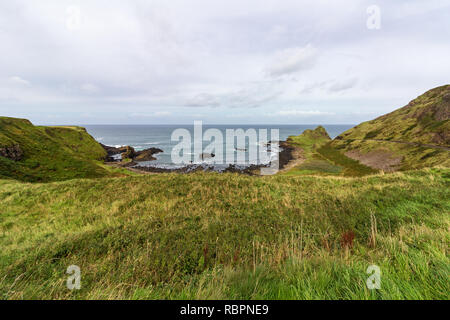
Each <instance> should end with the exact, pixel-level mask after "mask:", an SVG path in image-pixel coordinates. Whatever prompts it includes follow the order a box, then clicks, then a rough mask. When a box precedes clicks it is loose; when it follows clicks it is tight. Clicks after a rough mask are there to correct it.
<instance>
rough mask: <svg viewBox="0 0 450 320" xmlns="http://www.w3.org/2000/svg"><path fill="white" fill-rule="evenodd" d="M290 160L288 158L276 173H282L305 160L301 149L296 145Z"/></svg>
mask: <svg viewBox="0 0 450 320" xmlns="http://www.w3.org/2000/svg"><path fill="white" fill-rule="evenodd" d="M292 158H293V159H292V160H290V161H289V162H288V163H287V164H286V165H285V166H284V167H283V169H281V170H280V171H278V173H283V172H287V171H289V170H291V169H292V168H295V167H296V166H299V165H301V164H302V163H303V162H304V161H305V157H304V156H303V149H302V148H299V147H296V148H295V149H294V150H293V151H292Z"/></svg>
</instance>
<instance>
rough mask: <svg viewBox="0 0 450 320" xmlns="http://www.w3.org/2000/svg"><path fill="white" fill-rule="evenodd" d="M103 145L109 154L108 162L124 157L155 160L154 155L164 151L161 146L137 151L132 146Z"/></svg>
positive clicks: (134, 159) (120, 159)
mask: <svg viewBox="0 0 450 320" xmlns="http://www.w3.org/2000/svg"><path fill="white" fill-rule="evenodd" d="M101 146H102V147H103V149H105V150H106V152H107V154H108V156H107V159H106V161H107V162H120V161H122V160H124V159H131V160H132V161H153V160H156V158H155V157H154V156H153V155H155V154H158V153H161V152H164V151H163V150H161V149H159V148H149V149H145V150H142V151H136V150H134V148H133V147H130V146H124V147H120V148H116V147H110V146H105V145H104V144H101Z"/></svg>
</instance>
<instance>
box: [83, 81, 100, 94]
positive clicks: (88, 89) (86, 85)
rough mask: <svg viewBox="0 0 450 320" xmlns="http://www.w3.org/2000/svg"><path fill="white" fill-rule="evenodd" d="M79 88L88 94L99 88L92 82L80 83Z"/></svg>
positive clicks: (97, 90) (95, 91)
mask: <svg viewBox="0 0 450 320" xmlns="http://www.w3.org/2000/svg"><path fill="white" fill-rule="evenodd" d="M80 89H81V90H82V91H83V92H86V93H88V94H94V93H97V92H99V91H100V88H99V87H97V86H96V85H94V84H92V83H84V84H82V85H81V87H80Z"/></svg>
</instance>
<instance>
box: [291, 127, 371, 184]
mask: <svg viewBox="0 0 450 320" xmlns="http://www.w3.org/2000/svg"><path fill="white" fill-rule="evenodd" d="M287 142H288V143H289V144H290V145H292V146H294V147H297V148H300V149H301V156H302V157H303V158H304V161H302V162H301V163H300V164H299V165H297V166H295V167H294V168H293V169H291V170H289V171H287V172H285V173H283V174H284V175H291V176H292V175H294V176H296V175H310V174H316V175H340V176H363V175H367V174H374V173H377V172H378V171H377V170H373V169H371V168H369V167H367V166H365V165H363V164H361V163H359V162H358V161H356V160H353V159H350V158H348V157H346V156H345V155H344V154H342V153H341V152H339V151H338V150H336V149H334V148H333V147H332V146H331V143H330V142H331V139H330V137H329V136H328V133H327V132H326V130H325V129H324V128H323V127H322V126H319V127H317V128H316V129H315V130H305V131H304V132H303V133H302V134H301V135H299V136H292V137H289V138H288V140H287Z"/></svg>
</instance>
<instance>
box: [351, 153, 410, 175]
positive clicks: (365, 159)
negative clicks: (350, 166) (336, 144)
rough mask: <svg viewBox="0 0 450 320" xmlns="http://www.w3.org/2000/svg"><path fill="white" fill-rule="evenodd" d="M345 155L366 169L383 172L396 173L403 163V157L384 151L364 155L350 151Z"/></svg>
mask: <svg viewBox="0 0 450 320" xmlns="http://www.w3.org/2000/svg"><path fill="white" fill-rule="evenodd" d="M345 155H346V156H347V157H349V158H351V159H353V160H357V161H359V162H361V163H362V164H364V165H366V166H368V167H371V168H374V169H379V170H383V171H384V172H394V171H396V170H397V169H398V167H399V166H400V164H401V163H402V161H403V157H398V156H395V155H393V154H392V153H391V152H389V151H386V150H375V151H371V152H368V153H364V154H363V153H360V152H359V151H358V150H352V151H348V152H346V153H345Z"/></svg>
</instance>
